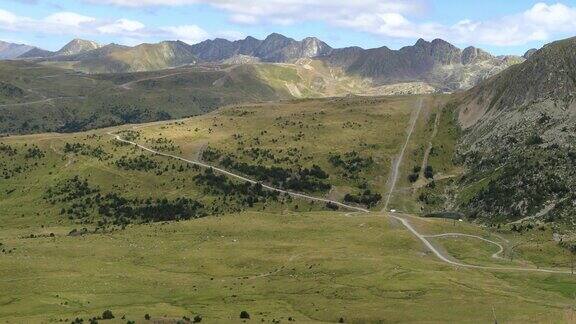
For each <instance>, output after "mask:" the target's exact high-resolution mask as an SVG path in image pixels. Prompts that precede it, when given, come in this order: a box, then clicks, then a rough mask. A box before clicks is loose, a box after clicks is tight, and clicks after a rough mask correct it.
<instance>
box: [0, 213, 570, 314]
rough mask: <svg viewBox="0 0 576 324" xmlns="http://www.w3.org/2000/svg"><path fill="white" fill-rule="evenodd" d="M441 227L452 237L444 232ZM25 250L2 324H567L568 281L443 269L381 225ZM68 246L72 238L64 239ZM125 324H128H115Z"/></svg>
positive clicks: (10, 279)
mask: <svg viewBox="0 0 576 324" xmlns="http://www.w3.org/2000/svg"><path fill="white" fill-rule="evenodd" d="M439 226H443V225H442V224H439ZM48 231H56V233H57V235H56V237H52V238H51V237H38V238H34V239H30V238H26V239H25V238H20V237H19V235H15V234H16V233H15V232H13V231H11V230H10V231H7V230H2V231H1V232H0V233H1V234H0V235H1V237H2V241H3V243H4V245H5V246H6V247H7V248H11V249H14V251H13V252H12V253H10V254H7V255H1V256H0V265H2V266H1V267H0V269H2V270H1V274H2V276H1V278H0V287H2V289H1V291H2V294H0V301H1V303H2V305H3V306H2V308H0V318H2V321H3V322H12V323H20V322H57V321H59V320H60V319H68V320H71V319H73V318H75V317H82V318H84V319H85V320H86V319H87V318H92V317H94V316H99V315H101V314H102V312H103V311H104V310H106V309H110V310H112V312H113V313H114V315H116V316H117V318H120V317H122V316H124V315H125V316H126V320H138V322H145V321H144V315H145V314H150V315H151V316H152V318H153V319H173V320H176V319H181V318H182V317H183V316H186V317H193V316H195V315H198V314H201V315H202V316H203V318H204V321H207V322H236V321H239V314H240V312H241V311H243V310H245V311H247V312H248V313H249V314H250V316H251V318H252V319H253V320H254V321H260V320H261V319H264V320H265V321H266V322H270V321H272V320H273V319H276V320H281V321H283V322H286V321H287V320H288V318H290V317H292V318H293V319H295V320H296V321H298V322H336V321H338V320H339V318H341V317H342V318H344V319H345V320H346V322H352V323H354V322H377V321H390V322H422V321H424V322H478V321H480V322H489V321H492V320H493V312H495V314H496V316H497V318H498V320H499V321H503V322H507V323H522V322H527V321H529V322H562V321H566V320H569V319H570V318H571V316H574V314H573V309H572V307H573V306H574V299H573V296H572V295H571V292H570V291H573V289H574V282H573V280H572V279H571V278H569V277H566V276H555V275H533V274H527V273H492V272H487V271H481V270H467V269H457V268H453V267H450V266H446V265H444V264H442V263H440V262H438V261H437V260H436V259H434V257H433V256H430V255H427V254H426V253H424V250H423V248H422V247H421V246H420V244H419V243H418V242H417V241H416V240H414V239H413V238H412V237H411V236H410V235H409V234H408V232H406V231H405V230H404V229H403V228H402V227H399V226H395V225H393V224H391V223H390V221H389V219H388V218H385V217H382V216H375V215H371V216H356V217H345V216H344V215H343V213H337V212H336V213H335V212H329V213H326V212H325V213H317V212H313V213H302V212H301V213H254V212H249V213H243V214H237V215H228V216H224V217H208V218H204V219H200V220H194V221H186V222H179V223H171V224H164V225H133V226H129V227H128V228H127V229H126V230H124V231H121V232H115V233H111V234H95V235H87V236H82V237H71V236H65V235H60V234H61V233H60V232H59V229H58V228H52V229H45V230H42V229H38V232H37V234H39V233H42V232H43V233H48ZM62 234H63V233H62ZM115 322H116V323H124V322H125V321H120V320H118V321H115Z"/></svg>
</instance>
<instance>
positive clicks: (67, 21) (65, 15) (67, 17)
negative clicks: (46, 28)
mask: <svg viewBox="0 0 576 324" xmlns="http://www.w3.org/2000/svg"><path fill="white" fill-rule="evenodd" d="M44 21H45V22H46V23H48V24H54V25H60V26H72V27H79V26H80V25H82V24H88V23H92V22H94V21H96V19H95V18H92V17H88V16H83V15H79V14H77V13H74V12H58V13H55V14H52V15H50V16H48V17H46V18H44Z"/></svg>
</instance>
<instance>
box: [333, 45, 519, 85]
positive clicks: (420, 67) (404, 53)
mask: <svg viewBox="0 0 576 324" xmlns="http://www.w3.org/2000/svg"><path fill="white" fill-rule="evenodd" d="M510 58H511V57H509V56H508V57H494V56H492V55H491V54H489V53H487V52H485V51H483V50H481V49H478V48H475V47H467V48H465V49H464V50H461V49H459V48H457V47H456V46H454V45H452V44H450V43H448V42H446V41H444V40H442V39H435V40H433V41H432V42H428V41H425V40H423V39H419V40H418V41H417V42H416V44H414V45H413V46H406V47H403V48H401V49H399V50H391V49H389V48H388V47H385V46H384V47H380V48H374V49H368V50H364V49H362V48H359V47H349V48H343V49H336V50H334V51H333V52H332V53H331V54H330V55H328V56H327V57H325V58H323V60H325V61H326V62H327V63H328V64H329V65H331V66H337V67H341V68H343V69H344V70H345V71H347V72H348V73H351V74H357V75H360V76H363V77H368V78H372V79H373V80H374V81H375V82H376V83H381V84H392V83H400V82H413V81H424V82H427V83H430V84H432V85H434V86H436V87H437V88H440V89H443V90H445V91H453V90H460V89H466V88H469V87H471V86H474V85H475V84H477V83H478V82H479V81H481V80H484V79H487V78H489V77H491V76H492V75H494V74H496V73H498V72H500V71H502V70H504V69H506V68H507V67H509V66H510V65H513V64H516V63H518V62H521V61H523V58H521V57H514V59H513V60H511V59H510Z"/></svg>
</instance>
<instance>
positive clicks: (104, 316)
mask: <svg viewBox="0 0 576 324" xmlns="http://www.w3.org/2000/svg"><path fill="white" fill-rule="evenodd" d="M113 318H114V314H112V311H111V310H109V309H107V310H105V311H104V313H102V319H105V320H109V319H113Z"/></svg>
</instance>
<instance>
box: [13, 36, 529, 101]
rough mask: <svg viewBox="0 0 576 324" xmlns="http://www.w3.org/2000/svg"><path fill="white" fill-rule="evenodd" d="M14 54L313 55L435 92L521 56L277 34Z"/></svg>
mask: <svg viewBox="0 0 576 324" xmlns="http://www.w3.org/2000/svg"><path fill="white" fill-rule="evenodd" d="M22 51H24V50H22ZM525 56H526V57H528V56H529V53H527V54H526V55H525ZM8 58H14V55H11V56H10V57H8ZM17 58H19V59H28V60H34V61H39V62H44V63H46V64H51V65H55V66H59V67H64V68H71V69H74V70H77V71H81V72H84V73H91V74H93V73H123V72H141V71H153V70H161V69H167V68H174V67H179V66H184V65H190V64H215V63H216V64H254V63H258V62H261V63H263V64H266V63H271V64H274V63H284V64H293V63H295V62H297V61H298V60H301V59H313V60H315V61H319V62H321V63H322V64H324V65H326V67H328V68H330V69H338V70H340V71H342V72H343V73H345V74H347V75H350V76H355V77H360V78H365V79H367V80H369V81H370V82H371V83H372V84H373V86H381V85H388V84H396V83H411V82H424V83H426V84H428V85H429V86H431V87H433V88H434V89H436V91H456V90H462V89H468V88H470V87H472V86H474V85H475V84H477V83H478V82H480V81H481V80H485V79H487V78H489V77H491V76H493V75H495V74H497V73H498V72H500V71H502V70H504V69H506V68H507V67H509V66H511V65H514V64H517V63H520V62H522V61H524V60H525V58H524V57H520V56H501V57H494V56H492V55H490V54H489V53H487V52H485V51H483V50H481V49H478V48H474V47H468V48H465V49H464V50H461V49H459V48H457V47H456V46H454V45H452V44H450V43H448V42H446V41H444V40H441V39H435V40H433V41H431V42H428V41H425V40H423V39H420V40H418V41H417V42H416V44H414V45H413V46H406V47H403V48H401V49H399V50H392V49H389V48H388V47H380V48H375V49H363V48H360V47H348V48H342V49H334V48H332V47H330V46H329V45H328V44H326V43H325V42H323V41H321V40H319V39H317V38H314V37H308V38H305V39H303V40H301V41H297V40H294V39H292V38H289V37H286V36H283V35H280V34H277V33H273V34H271V35H269V36H268V37H266V38H265V39H263V40H259V39H256V38H254V37H246V38H245V39H242V40H237V41H229V40H226V39H221V38H217V39H214V40H206V41H203V42H201V43H198V44H195V45H189V44H186V43H184V42H181V41H164V42H160V43H156V44H141V45H138V46H134V47H129V46H122V45H116V44H110V45H106V46H100V45H98V44H96V43H94V42H91V41H86V40H80V39H75V40H73V41H71V42H70V43H68V44H67V45H66V46H64V47H63V48H62V49H61V50H59V51H57V52H49V51H44V50H41V49H39V48H32V47H30V48H29V49H28V51H27V52H23V53H21V54H20V55H18V56H17Z"/></svg>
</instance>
